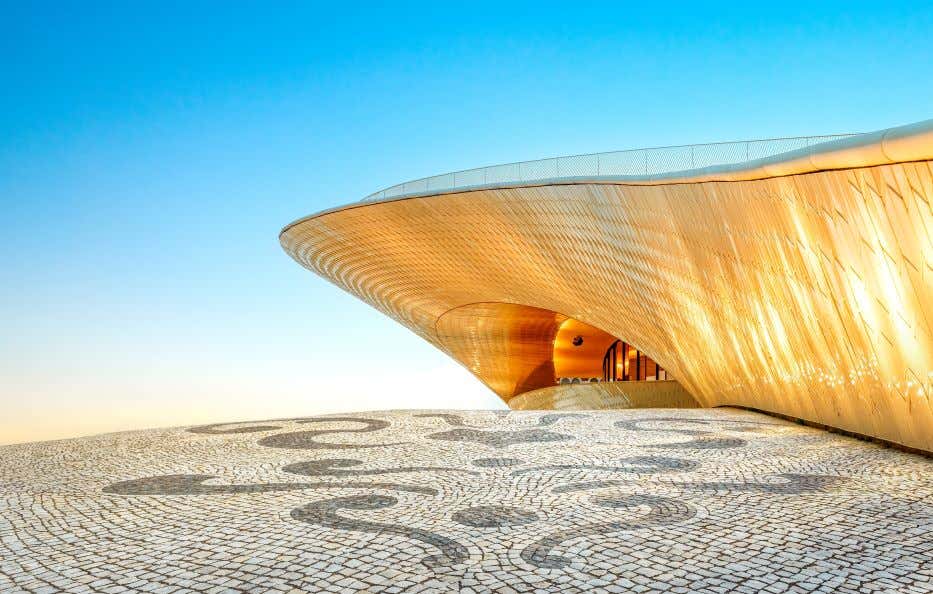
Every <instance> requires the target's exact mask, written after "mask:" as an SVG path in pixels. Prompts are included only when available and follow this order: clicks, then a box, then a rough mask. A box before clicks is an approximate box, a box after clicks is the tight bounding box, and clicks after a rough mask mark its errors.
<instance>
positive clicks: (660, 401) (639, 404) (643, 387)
mask: <svg viewBox="0 0 933 594" xmlns="http://www.w3.org/2000/svg"><path fill="white" fill-rule="evenodd" d="M699 406H700V405H699V404H698V403H697V401H696V399H694V398H693V396H691V395H690V394H689V393H688V392H687V391H686V390H684V388H683V386H681V385H680V384H679V383H677V382H675V381H673V380H667V381H660V382H600V383H592V384H568V385H560V386H551V387H549V388H539V389H537V390H531V391H530V392H525V393H524V394H520V395H518V396H516V397H515V398H512V399H511V400H510V401H509V407H510V408H512V409H515V410H540V409H553V410H602V409H610V408H611V409H621V408H698V407H699Z"/></svg>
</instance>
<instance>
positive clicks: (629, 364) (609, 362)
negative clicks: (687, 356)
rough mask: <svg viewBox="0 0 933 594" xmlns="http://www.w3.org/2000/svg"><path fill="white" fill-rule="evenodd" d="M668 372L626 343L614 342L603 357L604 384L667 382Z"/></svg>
mask: <svg viewBox="0 0 933 594" xmlns="http://www.w3.org/2000/svg"><path fill="white" fill-rule="evenodd" d="M667 379H671V378H670V377H668V374H667V370H666V369H664V368H663V367H661V366H660V365H658V364H657V362H656V361H654V360H653V359H651V358H650V357H649V356H648V355H646V354H644V353H642V352H641V351H639V350H638V349H636V348H635V347H633V346H632V345H630V344H628V343H627V342H625V341H622V340H617V341H615V342H613V343H612V344H611V345H610V346H609V348H608V349H606V354H605V356H604V357H603V381H604V382H628V381H633V382H638V381H649V382H650V381H655V380H667Z"/></svg>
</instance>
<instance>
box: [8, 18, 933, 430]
mask: <svg viewBox="0 0 933 594" xmlns="http://www.w3.org/2000/svg"><path fill="white" fill-rule="evenodd" d="M336 4H337V3H329V4H327V5H324V4H321V5H316V4H313V3H304V4H297V3H281V4H273V3H258V2H257V3H233V4H226V3H213V4H211V3H196V2H195V3H189V2H186V3H173V2H159V3H143V2H140V3H132V5H130V4H127V3H85V4H82V5H78V4H77V3H75V4H68V3H49V4H46V5H43V4H41V3H39V2H36V3H8V2H2V3H0V6H2V15H0V64H2V73H3V78H2V82H0V84H2V86H3V88H2V91H3V92H2V93H0V203H2V204H0V206H2V209H3V211H2V212H3V216H2V217H0V231H2V239H0V257H2V260H0V261H2V262H3V266H2V267H0V287H2V288H3V289H2V292H0V328H2V329H3V330H2V332H0V443H12V442H19V441H32V440H39V439H52V438H59V437H69V436H77V435H87V434H92V433H98V432H103V431H116V430H123V429H133V428H145V427H156V426H168V425H181V424H193V423H206V422H214V421H225V420H240V419H259V418H273V417H281V416H302V415H309V414H315V413H322V412H339V411H351V410H367V409H387V408H407V407H429V406H431V407H437V408H470V407H476V408H490V407H495V406H501V403H500V402H499V400H498V399H497V398H496V397H495V396H494V395H493V394H492V393H491V392H489V391H488V390H486V389H485V388H484V387H483V386H482V385H481V384H480V383H479V382H478V381H477V380H475V379H473V378H472V376H471V375H470V374H469V373H468V372H466V371H465V370H464V369H462V368H460V367H459V365H457V364H456V363H454V362H453V361H451V360H449V359H448V358H447V357H445V356H444V355H443V354H442V353H440V352H439V351H437V350H435V349H434V348H433V347H431V346H430V345H428V344H426V343H424V342H423V341H421V340H420V339H418V338H417V337H415V336H414V335H413V334H411V333H410V332H408V331H407V330H405V329H404V328H402V327H401V326H398V325H397V324H395V323H394V322H392V321H391V320H389V319H388V318H386V317H384V316H383V315H382V314H379V313H378V312H376V311H375V310H373V309H371V308H370V307H369V306H367V305H365V304H363V303H361V302H359V301H358V300H356V299H355V298H353V297H350V296H348V295H346V294H344V293H342V292H341V291H339V290H338V289H336V288H334V287H333V286H331V285H329V284H328V283H326V282H325V281H323V280H321V279H319V278H317V277H316V276H314V275H313V274H311V273H310V272H308V271H306V270H304V269H302V268H301V267H299V266H298V265H297V264H296V263H294V262H293V261H291V260H290V259H289V258H288V257H287V256H286V255H285V253H284V252H283V251H282V249H281V247H280V246H279V245H278V237H277V236H278V232H279V230H280V229H281V227H282V226H284V225H285V224H287V223H288V222H290V221H292V220H294V219H296V218H299V217H302V216H304V215H307V214H310V213H313V212H315V211H318V210H321V209H324V208H329V207H332V206H335V205H339V204H343V203H346V202H350V201H353V200H357V199H359V198H361V197H363V196H364V195H366V194H368V193H370V192H372V191H375V190H378V189H380V188H382V187H384V186H389V185H392V184H395V183H397V182H401V181H405V180H407V179H412V178H417V177H422V176H426V175H432V174H436V173H442V172H445V171H450V170H457V169H464V168H469V167H475V166H481V165H488V164H495V163H501V162H509V161H516V160H523V159H534V158H540V157H549V156H556V155H561V154H574V153H582V152H593V151H604V150H614V149H623V148H637V147H643V146H658V145H667V144H684V143H693V142H708V141H720V140H737V139H746V138H765V137H774V136H795V135H810V134H827V133H840V132H860V131H870V130H875V129H879V128H886V127H890V126H895V125H899V124H905V123H910V122H913V121H918V120H923V119H927V118H930V117H933V114H931V112H930V105H931V103H930V97H933V11H931V10H930V9H929V3H920V2H917V3H879V2H877V1H876V2H871V3H859V2H854V3H853V2H846V3H835V2H826V3H816V4H810V3H807V4H799V5H795V4H791V3H786V4H781V5H766V4H762V5H760V6H759V5H757V3H750V4H755V5H749V6H741V7H739V6H734V5H733V4H731V3H724V4H720V5H715V4H708V3H706V4H703V5H700V3H696V4H694V3H685V4H682V5H676V4H675V5H671V4H658V5H650V4H647V5H646V4H644V3H638V4H631V5H627V4H624V3H619V2H614V3H600V4H597V3H573V4H571V5H568V4H566V3H558V4H548V3H545V2H534V3H531V2H529V3H516V4H509V5H506V4H505V3H501V2H499V3H482V2H479V3H470V4H469V5H455V4H453V3H450V4H449V5H448V3H436V2H435V3H424V4H414V3H411V4H406V5H404V6H385V7H383V6H380V5H368V4H364V3H360V4H359V5H357V6H356V7H355V8H337V7H336Z"/></svg>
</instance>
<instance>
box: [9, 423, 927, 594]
mask: <svg viewBox="0 0 933 594" xmlns="http://www.w3.org/2000/svg"><path fill="white" fill-rule="evenodd" d="M0 591H2V592H30V593H33V594H45V593H54V592H99V593H106V594H117V593H120V592H155V593H160V594H168V593H175V592H203V593H233V592H276V593H290V592H393V593H394V592H645V593H654V592H748V593H753V592H754V593H756V592H771V593H775V594H777V593H780V592H843V593H845V592H853V593H854V592H892V593H893V592H897V593H920V592H933V461H931V460H930V459H929V458H924V457H921V456H918V455H914V454H908V453H904V452H899V451H896V450H891V449H886V448H883V447H880V446H877V445H874V444H869V443H866V442H861V441H858V440H855V439H852V438H848V437H843V436H840V435H835V434H831V433H827V432H824V431H821V430H818V429H812V428H807V427H802V426H799V425H796V424H793V423H789V422H786V421H782V420H778V419H774V418H771V417H767V416H764V415H760V414H756V413H751V412H746V411H739V410H733V409H713V410H702V409H693V410H670V409H666V410H660V409H654V410H624V411H603V412H585V413H577V412H573V413H563V412H549V413H545V412H508V411H496V412H480V411H471V412H460V411H394V412H372V413H361V414H350V415H340V416H329V417H313V418H305V419H291V420H275V421H261V422H256V423H237V424H229V425H211V426H206V427H196V428H189V429H184V428H182V429H165V430H152V431H140V432H132V433H120V434H110V435H102V436H97V437H91V438H83V439H73V440H64V441H55V442H46V443H34V444H24V445H16V446H6V447H3V448H0Z"/></svg>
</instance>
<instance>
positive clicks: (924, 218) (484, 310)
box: [281, 122, 933, 450]
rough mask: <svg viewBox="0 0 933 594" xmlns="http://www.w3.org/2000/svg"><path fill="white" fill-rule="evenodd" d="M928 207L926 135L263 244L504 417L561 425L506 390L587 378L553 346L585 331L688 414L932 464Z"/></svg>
mask: <svg viewBox="0 0 933 594" xmlns="http://www.w3.org/2000/svg"><path fill="white" fill-rule="evenodd" d="M931 201H933V123H931V122H925V123H922V124H918V125H914V126H909V127H904V128H899V129H892V130H890V131H882V132H879V133H875V134H874V135H863V136H860V137H858V138H857V139H855V140H853V141H848V142H835V143H830V144H829V145H827V147H826V148H822V149H820V150H817V151H811V152H809V153H807V154H805V155H803V156H802V155H801V153H800V151H798V152H796V153H792V154H789V155H785V156H782V157H780V158H775V159H771V160H769V161H767V162H765V163H762V162H756V163H752V164H748V166H744V167H743V166H730V167H722V168H719V169H715V168H712V169H708V170H700V171H693V172H684V173H679V174H671V175H667V176H664V177H655V178H652V179H646V178H616V179H610V178H593V179H579V178H574V179H565V180H547V181H545V182H537V183H527V184H522V183H511V184H500V185H499V186H495V185H490V186H485V187H475V188H470V189H467V190H450V191H444V192H440V193H434V194H431V193H423V194H419V195H415V196H408V197H403V198H400V199H395V200H385V201H381V202H371V203H356V204H351V205H348V206H346V207H343V208H340V209H336V210H331V211H325V212H323V213H320V214H318V215H314V216H312V217H309V218H306V219H302V220H300V221H297V222H296V223H294V224H292V225H290V226H289V227H287V228H286V229H285V230H284V231H283V232H282V235H281V242H282V245H283V247H284V248H285V250H286V251H287V252H288V253H289V254H290V255H291V256H292V257H293V258H295V259H296V260H297V261H298V262H299V263H301V264H302V265H304V266H305V267H307V268H309V269H311V270H313V271H315V272H316V273H318V274H320V275H322V276H323V277H325V278H327V279H329V280H330V281H331V282H333V283H334V284H336V285H338V286H339V287H341V288H343V289H345V290H346V291H348V292H350V293H352V294H354V295H356V296H358V297H359V298H361V299H363V300H364V301H366V302H367V303H369V304H371V305H373V306H374V307H376V308H377V309H379V310H380V311H382V312H384V313H385V314H387V315H389V316H391V317H392V318H394V319H395V320H397V321H398V322H400V323H401V324H404V325H405V326H407V327H408V328H410V329H411V330H412V331H414V332H415V333H417V334H418V335H420V336H421V337H423V338H424V339H425V340H428V341H429V342H431V343H432V344H434V345H435V346H437V347H438V348H440V349H441V350H443V351H444V352H446V353H448V354H449V355H450V356H452V357H453V358H455V359H456V360H457V361H459V362H460V363H462V364H463V365H464V366H466V367H467V368H468V369H470V370H471V371H472V372H473V373H474V374H475V375H476V376H477V377H479V378H480V380H482V381H483V382H484V383H486V385H488V386H489V387H490V388H491V389H493V390H494V391H495V392H496V393H497V394H499V395H500V396H501V397H502V398H503V399H504V400H505V401H506V402H508V403H509V404H510V406H516V407H517V406H519V405H520V406H521V407H522V408H528V407H529V404H528V403H529V402H537V403H538V404H539V405H540V406H543V407H556V408H560V407H561V405H560V403H559V402H556V401H555V397H554V396H553V395H552V396H549V397H542V398H537V399H535V398H529V397H524V398H522V395H523V394H526V393H531V392H532V391H534V390H538V389H541V388H545V387H548V386H553V385H554V383H555V378H556V377H560V373H561V370H562V369H572V370H573V372H572V373H573V374H574V375H581V376H582V377H585V376H586V375H588V374H589V373H591V372H592V368H587V367H586V366H587V365H588V364H589V363H591V362H592V360H593V359H592V357H585V358H580V360H574V359H575V357H576V355H575V354H574V351H573V350H572V349H568V348H567V347H566V339H567V336H569V335H571V334H572V335H573V336H577V335H584V334H586V335H587V338H588V339H589V342H586V341H584V344H586V345H591V346H592V348H593V349H594V352H596V351H599V350H600V349H603V350H605V348H604V345H605V346H608V344H611V341H613V340H615V339H616V338H619V339H621V340H624V341H625V342H627V343H628V344H631V345H636V348H638V349H639V350H641V351H642V352H644V353H648V354H649V355H650V357H651V358H652V359H653V360H655V361H657V363H658V364H659V365H660V366H661V367H662V368H663V369H664V370H668V371H669V372H670V374H671V376H672V377H674V378H676V379H677V380H678V382H679V385H680V386H682V387H683V389H684V390H685V391H686V392H687V393H688V394H687V397H688V398H689V397H690V396H692V397H693V398H694V399H695V401H696V402H698V403H699V404H700V405H701V406H721V405H738V406H745V407H751V408H755V409H760V410H764V411H771V412H776V413H781V414H784V415H789V416H792V417H797V418H801V419H805V420H809V421H812V422H816V423H821V424H824V425H829V426H832V427H838V428H841V429H844V430H848V431H852V432H856V433H861V434H865V435H870V436H873V437H877V438H881V439H885V440H889V441H893V442H896V443H899V444H903V445H906V446H909V447H914V448H919V449H924V450H933V403H931V397H933V330H931V328H933V209H931ZM568 325H571V326H573V327H574V330H573V331H572V332H570V331H565V332H564V333H562V332H561V328H562V327H564V328H565V329H566V328H567V326H568ZM601 359H602V354H601V353H599V357H598V358H597V359H596V369H597V373H594V374H593V375H594V376H596V375H600V374H599V373H598V370H599V363H600V362H601ZM588 362H589V363H588ZM563 373H569V372H566V371H564V372H563ZM658 384H659V386H658V387H659V388H660V387H661V386H660V384H667V382H658ZM606 389H608V390H611V388H606ZM575 390H576V391H577V392H579V391H580V389H575ZM565 392H566V390H565ZM568 393H569V392H568ZM515 399H519V400H515ZM559 399H560V397H559V396H558V397H557V400H559ZM513 401H514V404H513ZM583 401H585V402H587V403H588V404H586V405H585V406H587V407H592V406H594V404H593V403H596V404H595V405H596V406H603V405H601V404H599V402H608V403H609V404H606V405H605V406H610V407H611V406H613V404H612V402H613V399H612V398H603V400H599V399H592V398H591V399H589V400H587V399H583ZM616 402H618V400H617V401H616Z"/></svg>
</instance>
